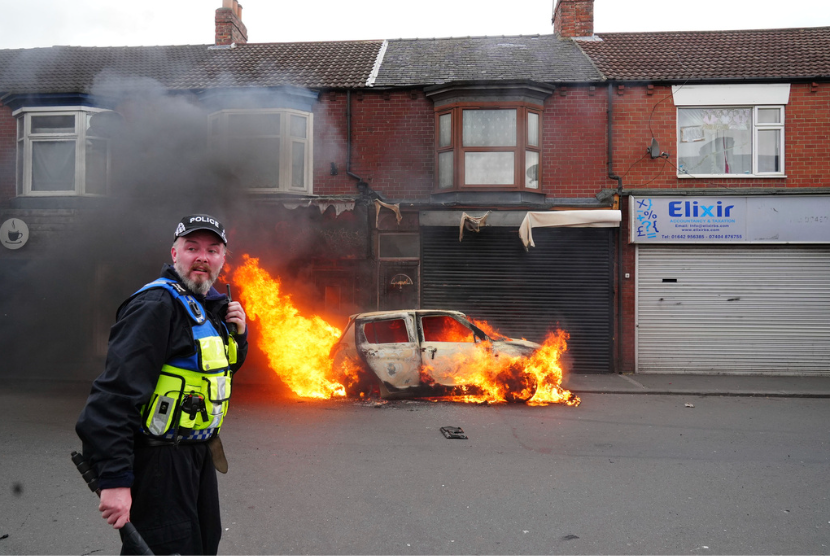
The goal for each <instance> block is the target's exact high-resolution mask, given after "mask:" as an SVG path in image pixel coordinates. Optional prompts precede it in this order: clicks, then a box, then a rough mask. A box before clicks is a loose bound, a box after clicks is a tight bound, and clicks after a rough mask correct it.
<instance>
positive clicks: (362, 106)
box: [314, 91, 435, 200]
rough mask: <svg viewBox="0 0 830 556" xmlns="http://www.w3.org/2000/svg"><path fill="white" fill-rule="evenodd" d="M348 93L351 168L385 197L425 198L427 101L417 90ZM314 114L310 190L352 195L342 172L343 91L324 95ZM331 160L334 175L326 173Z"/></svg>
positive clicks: (429, 179) (429, 167) (428, 180)
mask: <svg viewBox="0 0 830 556" xmlns="http://www.w3.org/2000/svg"><path fill="white" fill-rule="evenodd" d="M333 96H334V100H332V98H333ZM351 97H352V98H351V101H352V107H351V110H352V167H351V171H352V173H353V174H356V175H358V176H360V177H361V178H363V179H364V180H365V181H366V182H367V183H368V184H369V186H370V187H371V188H372V189H374V190H375V191H377V192H379V193H381V194H382V195H384V196H385V197H388V198H389V199H392V200H398V199H413V200H414V199H418V200H426V199H428V198H429V195H430V193H431V192H432V184H433V174H434V166H435V160H434V157H435V149H434V133H435V130H434V127H435V123H434V111H433V107H432V102H431V101H429V100H427V99H426V97H425V96H424V95H423V93H422V92H420V91H396V92H387V93H384V92H380V91H379V92H355V93H352V95H351ZM314 118H315V121H314V140H315V144H314V149H315V153H314V158H315V166H314V192H315V193H316V194H318V195H338V194H354V192H355V191H356V189H355V184H356V180H355V179H354V178H350V177H348V176H346V163H347V154H348V153H347V141H346V128H347V122H346V93H336V95H332V94H331V93H326V94H324V95H323V96H322V97H321V102H320V103H319V104H318V106H317V107H315V116H314ZM336 161H339V162H337V166H338V169H339V174H338V175H337V176H331V175H330V168H331V162H336Z"/></svg>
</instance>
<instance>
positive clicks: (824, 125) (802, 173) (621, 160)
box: [613, 83, 830, 189]
mask: <svg viewBox="0 0 830 556" xmlns="http://www.w3.org/2000/svg"><path fill="white" fill-rule="evenodd" d="M618 93H619V91H616V90H615V92H614V100H613V102H614V107H613V109H614V123H613V125H614V129H613V133H614V171H615V172H616V173H617V174H618V175H620V176H622V177H623V182H624V185H625V188H626V189H638V188H646V187H647V188H666V189H677V188H684V189H689V188H691V189H695V188H712V187H729V188H748V187H752V188H758V187H826V186H830V177H828V175H830V174H828V169H830V168H828V167H829V166H830V160H828V158H827V156H826V154H823V153H826V151H827V147H826V141H827V138H828V135H830V85H828V84H821V85H819V86H818V87H815V88H814V87H812V85H811V84H809V83H798V84H793V85H792V86H791V89H790V103H789V105H787V106H786V108H785V121H784V135H785V147H784V164H785V167H784V170H785V173H786V176H787V177H785V178H714V179H712V178H683V179H679V178H677V176H676V174H677V167H676V164H677V139H676V137H677V131H676V123H675V119H676V110H677V109H676V107H675V106H674V103H673V102H672V98H671V87H670V86H661V85H657V86H654V88H653V93H652V94H649V90H648V89H647V87H646V86H630V85H627V86H626V87H625V89H624V91H623V94H621V95H620V94H618ZM649 128H650V129H649ZM652 132H653V133H654V138H655V139H657V142H658V143H659V145H660V149H661V150H662V151H664V152H667V153H669V158H668V159H662V158H658V159H652V158H651V157H650V156H648V154H647V152H646V150H647V148H648V146H649V145H650V144H651V137H652Z"/></svg>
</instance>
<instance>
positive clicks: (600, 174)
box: [314, 86, 616, 200]
mask: <svg viewBox="0 0 830 556" xmlns="http://www.w3.org/2000/svg"><path fill="white" fill-rule="evenodd" d="M562 91H563V92H564V94H561V93H560V92H557V93H556V94H555V95H553V96H551V97H550V98H548V99H547V101H546V103H545V107H544V113H543V116H542V137H543V145H542V184H541V191H542V192H544V193H546V194H547V195H548V196H551V197H568V198H593V196H594V195H595V194H596V193H597V192H599V191H600V190H602V189H605V188H608V187H615V186H616V182H615V181H612V180H609V179H608V177H607V168H606V160H607V143H606V112H605V108H606V104H607V102H606V97H605V92H604V90H603V89H592V88H590V87H587V86H586V87H574V88H570V89H562ZM345 99H346V93H344V92H332V93H324V94H323V95H321V99H320V102H319V103H318V105H317V106H316V107H315V110H314V159H315V160H314V192H315V193H316V194H318V195H341V194H353V193H354V192H355V183H356V182H355V180H354V179H353V178H347V176H346V173H345V172H346V164H347V141H346V125H347V124H346V100H345ZM434 118H435V112H434V108H433V104H432V102H431V101H430V100H428V99H427V98H426V97H425V96H424V95H423V93H422V92H420V91H397V92H391V93H390V92H387V93H384V92H360V93H352V169H351V171H352V173H354V174H357V175H358V176H360V177H361V178H363V179H364V180H366V181H367V182H368V183H369V185H370V186H371V187H372V189H374V190H376V191H378V192H379V193H381V194H383V195H384V196H386V197H388V198H389V199H393V200H398V199H408V200H428V199H429V195H430V194H431V193H432V192H433V182H434V172H435V147H434V145H435V119H434ZM332 162H334V163H335V164H336V165H337V169H338V175H336V176H332V175H331V163H332Z"/></svg>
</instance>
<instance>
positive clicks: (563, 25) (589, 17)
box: [552, 0, 594, 38]
mask: <svg viewBox="0 0 830 556" xmlns="http://www.w3.org/2000/svg"><path fill="white" fill-rule="evenodd" d="M552 21H553V32H554V33H556V34H557V35H559V36H560V37H564V38H574V37H592V36H593V35H594V0H554V5H553V20H552Z"/></svg>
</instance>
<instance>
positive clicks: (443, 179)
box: [438, 151, 453, 189]
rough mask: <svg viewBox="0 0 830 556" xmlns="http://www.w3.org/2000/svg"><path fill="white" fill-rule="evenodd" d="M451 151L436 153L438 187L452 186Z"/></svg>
mask: <svg viewBox="0 0 830 556" xmlns="http://www.w3.org/2000/svg"><path fill="white" fill-rule="evenodd" d="M452 155H453V152H452V151H447V152H444V153H439V154H438V187H440V188H441V189H446V188H448V187H452Z"/></svg>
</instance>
